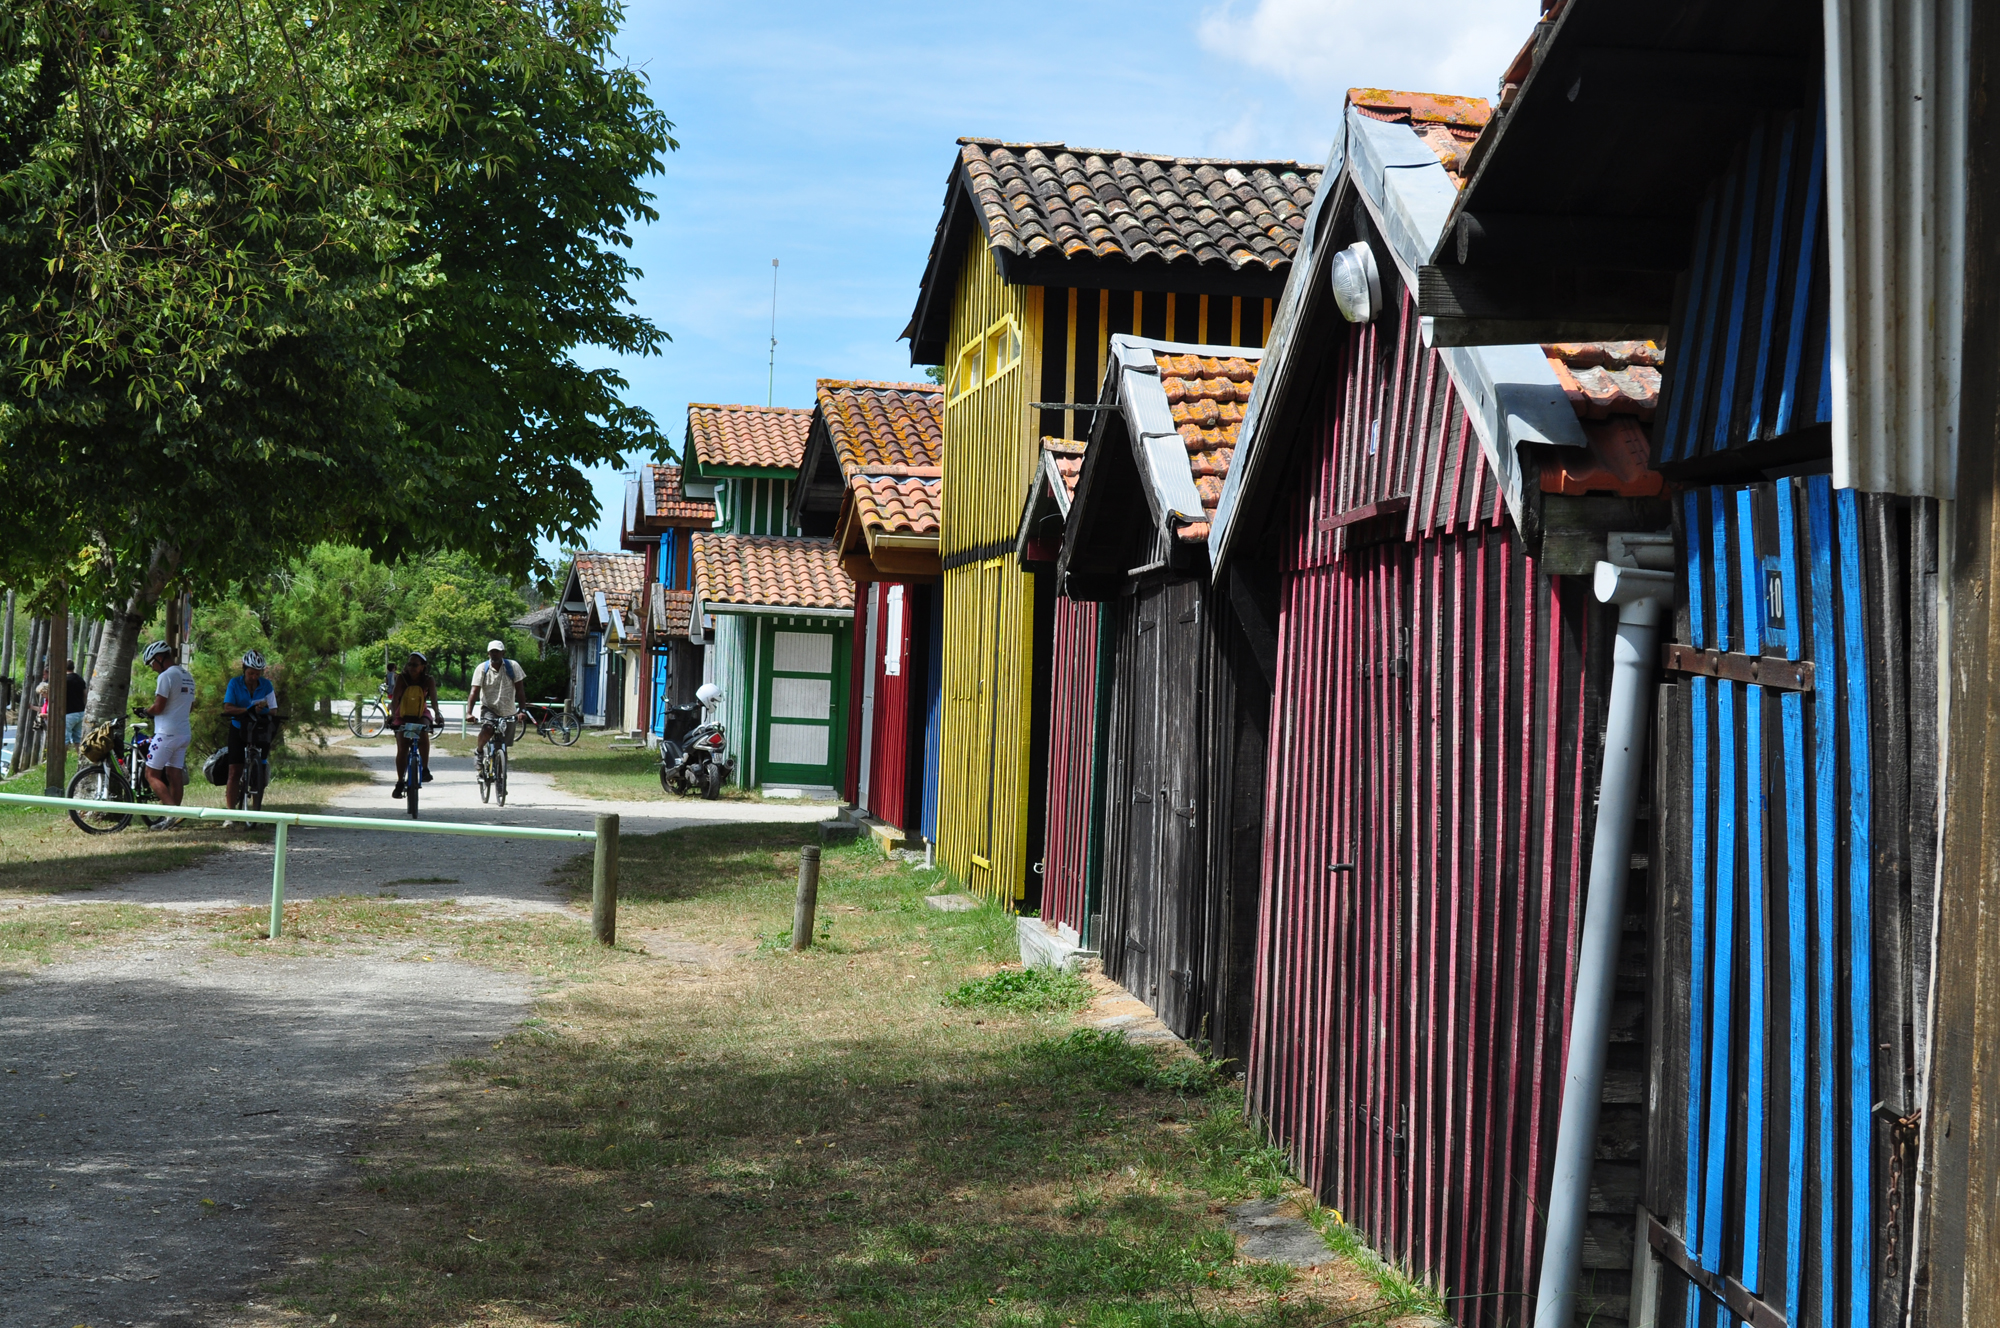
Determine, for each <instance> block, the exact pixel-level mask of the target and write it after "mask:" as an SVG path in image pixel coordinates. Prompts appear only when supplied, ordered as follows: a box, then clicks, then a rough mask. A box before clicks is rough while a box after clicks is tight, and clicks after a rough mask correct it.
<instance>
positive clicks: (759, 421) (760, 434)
mask: <svg viewBox="0 0 2000 1328" xmlns="http://www.w3.org/2000/svg"><path fill="white" fill-rule="evenodd" d="M812 416H813V413H812V412H811V411H809V410H794V409H792V408H791V407H789V406H716V405H708V404H696V405H691V406H689V407H688V443H689V445H690V446H691V447H692V448H693V449H694V455H695V459H696V460H698V461H699V462H701V464H702V465H704V466H754V467H758V468H761V469H765V470H788V471H796V470H797V469H798V468H799V462H800V461H801V460H803V459H804V457H805V453H806V432H807V431H808V430H809V429H810V428H811V427H812Z"/></svg>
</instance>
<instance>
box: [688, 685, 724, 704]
mask: <svg viewBox="0 0 2000 1328" xmlns="http://www.w3.org/2000/svg"><path fill="white" fill-rule="evenodd" d="M694 699H695V700H697V701H699V702H701V703H702V704H703V705H705V706H712V705H714V704H715V703H716V702H717V701H720V700H721V699H722V689H721V688H720V687H717V686H716V685H715V684H714V683H712V682H705V683H703V684H702V685H701V686H699V687H697V688H695V689H694Z"/></svg>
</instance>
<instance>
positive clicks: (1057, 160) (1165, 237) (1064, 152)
mask: <svg viewBox="0 0 2000 1328" xmlns="http://www.w3.org/2000/svg"><path fill="white" fill-rule="evenodd" d="M958 141H959V144H960V148H959V162H960V167H961V169H962V170H963V171H964V173H965V179H966V182H967V184H968V186H969V187H970V189H971V191H972V195H973V199H974V202H975V205H976V210H977V212H978V215H979V218H980V222H981V224H982V227H983V229H984V230H985V232H986V239H987V243H989V244H990V245H992V246H993V247H994V248H996V249H1005V250H1008V251H1009V252H1012V253H1017V254H1023V255H1029V256H1039V255H1044V254H1046V255H1048V256H1050V257H1061V258H1093V257H1094V258H1122V259H1125V260H1127V261H1133V262H1136V261H1140V260H1151V261H1159V262H1166V263H1189V264H1200V265H1203V266H1206V265H1209V264H1213V265H1216V266H1218V267H1226V268H1228V269H1229V270H1231V271H1235V270H1237V269H1241V268H1262V269H1264V270H1267V271H1275V270H1278V269H1280V268H1282V267H1284V266H1285V264H1287V263H1289V262H1290V261H1291V257H1292V252H1293V251H1294V250H1295V249H1296V248H1297V247H1298V240H1299V234H1300V231H1301V229H1302V228H1303V227H1304V224H1305V210H1306V208H1307V207H1308V206H1309V205H1310V204H1311V203H1312V199H1313V190H1314V188H1315V187H1316V186H1317V185H1318V184H1319V176H1320V172H1319V169H1318V168H1317V167H1313V166H1302V165H1300V164H1299V163H1298V162H1295V161H1226V160H1214V159H1208V158H1200V157H1163V156H1152V155H1149V154H1145V153H1126V152H1100V151H1095V150H1093V149H1090V148H1073V147H1070V146H1068V145H1067V144H1063V143H1003V142H1001V141H999V140H998V139H991V138H961V139H960V140H958Z"/></svg>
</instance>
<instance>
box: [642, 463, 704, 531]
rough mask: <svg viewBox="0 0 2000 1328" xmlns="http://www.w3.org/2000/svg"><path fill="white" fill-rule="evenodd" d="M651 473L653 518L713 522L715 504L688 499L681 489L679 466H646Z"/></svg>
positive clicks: (700, 499) (699, 499) (697, 499)
mask: <svg viewBox="0 0 2000 1328" xmlns="http://www.w3.org/2000/svg"><path fill="white" fill-rule="evenodd" d="M646 469H647V470H649V471H651V472H652V481H653V516H654V517H655V518H657V519H659V520H662V521H710V522H712V521H714V520H715V503H714V501H713V500H711V499H708V498H690V497H688V496H687V494H686V492H685V491H684V490H683V489H682V488H681V468H680V467H679V466H647V467H646Z"/></svg>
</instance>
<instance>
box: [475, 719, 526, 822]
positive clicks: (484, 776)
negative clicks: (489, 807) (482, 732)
mask: <svg viewBox="0 0 2000 1328" xmlns="http://www.w3.org/2000/svg"><path fill="white" fill-rule="evenodd" d="M520 728H521V725H520V717H519V716H518V715H517V716H516V717H515V721H514V722H513V723H495V724H494V726H493V741H492V742H489V743H487V744H486V745H485V746H484V747H482V748H480V749H479V800H480V801H481V802H486V801H488V800H489V799H491V800H497V802H498V805H500V806H502V807H505V806H506V805H507V749H508V748H509V747H511V746H513V745H514V735H515V734H516V733H517V732H519V731H520Z"/></svg>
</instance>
